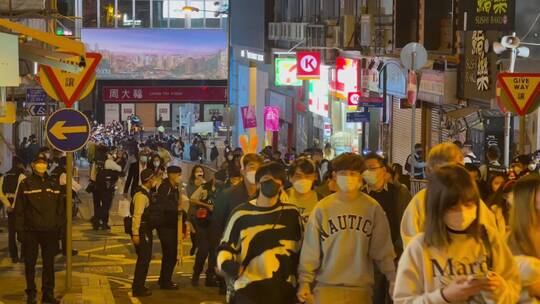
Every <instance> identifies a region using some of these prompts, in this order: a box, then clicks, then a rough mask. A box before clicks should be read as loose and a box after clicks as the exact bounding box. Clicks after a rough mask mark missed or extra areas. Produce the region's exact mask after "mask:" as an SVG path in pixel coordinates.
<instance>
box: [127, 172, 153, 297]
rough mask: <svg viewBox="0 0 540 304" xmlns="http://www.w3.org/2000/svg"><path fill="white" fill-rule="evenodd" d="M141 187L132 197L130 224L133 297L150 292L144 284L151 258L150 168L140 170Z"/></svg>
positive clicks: (144, 295)
mask: <svg viewBox="0 0 540 304" xmlns="http://www.w3.org/2000/svg"><path fill="white" fill-rule="evenodd" d="M141 183H142V185H141V187H140V188H139V191H137V193H135V196H134V197H133V206H132V207H133V212H132V214H133V223H132V226H131V240H132V241H133V245H135V251H136V252H137V264H135V274H134V277H133V285H132V294H133V296H134V297H147V296H151V295H152V292H150V290H148V289H147V288H146V287H145V286H144V285H145V281H146V276H147V275H148V268H149V267H150V261H151V259H152V241H153V238H152V229H151V227H150V225H149V223H148V212H147V210H148V207H149V206H150V204H151V203H152V200H153V199H152V194H151V191H152V188H153V187H154V185H155V179H154V174H153V172H152V170H151V169H144V170H143V171H142V172H141Z"/></svg>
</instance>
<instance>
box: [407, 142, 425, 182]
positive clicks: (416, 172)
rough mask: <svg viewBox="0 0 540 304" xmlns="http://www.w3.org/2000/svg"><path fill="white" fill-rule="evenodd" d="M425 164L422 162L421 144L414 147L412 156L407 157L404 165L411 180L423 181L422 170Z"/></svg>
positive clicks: (422, 150)
mask: <svg viewBox="0 0 540 304" xmlns="http://www.w3.org/2000/svg"><path fill="white" fill-rule="evenodd" d="M413 157H414V169H413V168H412V160H413ZM425 167H426V163H425V162H424V149H423V148H422V144H416V145H414V154H411V155H409V156H408V157H407V162H406V163H405V170H406V171H407V172H409V175H410V176H412V177H411V179H413V178H414V179H424V178H425V174H424V168H425Z"/></svg>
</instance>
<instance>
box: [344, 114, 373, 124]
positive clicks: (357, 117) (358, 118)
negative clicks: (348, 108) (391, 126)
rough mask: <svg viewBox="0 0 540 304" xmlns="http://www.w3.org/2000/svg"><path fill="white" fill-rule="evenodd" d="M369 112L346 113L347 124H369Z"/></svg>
mask: <svg viewBox="0 0 540 304" xmlns="http://www.w3.org/2000/svg"><path fill="white" fill-rule="evenodd" d="M369 119H370V113H369V112H349V113H347V122H369Z"/></svg>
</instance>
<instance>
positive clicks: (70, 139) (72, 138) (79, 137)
mask: <svg viewBox="0 0 540 304" xmlns="http://www.w3.org/2000/svg"><path fill="white" fill-rule="evenodd" d="M45 129H46V130H47V139H48V140H49V143H50V144H51V145H52V146H53V147H54V148H56V149H58V150H60V151H63V152H74V151H77V150H79V149H81V148H82V147H84V146H85V145H86V142H87V141H88V138H90V122H89V121H88V118H87V117H86V115H84V114H83V113H81V112H79V111H77V110H72V109H61V110H58V111H56V112H54V113H53V114H52V115H51V117H49V119H48V120H47V124H46V127H45Z"/></svg>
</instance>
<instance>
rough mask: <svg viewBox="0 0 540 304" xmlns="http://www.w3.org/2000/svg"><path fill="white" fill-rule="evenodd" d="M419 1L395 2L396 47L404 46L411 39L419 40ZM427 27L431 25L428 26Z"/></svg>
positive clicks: (405, 0)
mask: <svg viewBox="0 0 540 304" xmlns="http://www.w3.org/2000/svg"><path fill="white" fill-rule="evenodd" d="M418 1H419V0H399V1H396V2H395V3H396V9H395V14H396V18H395V19H396V26H395V29H396V33H395V35H394V37H395V39H396V43H395V47H396V48H402V47H404V46H405V45H406V44H407V43H409V42H411V41H418V11H419V9H418ZM435 1H441V0H435ZM435 1H434V2H435ZM426 28H429V27H427V26H426Z"/></svg>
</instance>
